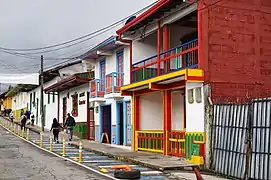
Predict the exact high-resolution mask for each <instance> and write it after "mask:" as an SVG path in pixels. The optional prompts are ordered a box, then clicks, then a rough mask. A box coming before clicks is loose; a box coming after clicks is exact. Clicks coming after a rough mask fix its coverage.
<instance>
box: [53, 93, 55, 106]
mask: <svg viewBox="0 0 271 180" xmlns="http://www.w3.org/2000/svg"><path fill="white" fill-rule="evenodd" d="M53 103H55V92H53Z"/></svg>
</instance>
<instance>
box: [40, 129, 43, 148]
mask: <svg viewBox="0 0 271 180" xmlns="http://www.w3.org/2000/svg"><path fill="white" fill-rule="evenodd" d="M40 147H41V148H42V147H43V139H42V131H41V132H40Z"/></svg>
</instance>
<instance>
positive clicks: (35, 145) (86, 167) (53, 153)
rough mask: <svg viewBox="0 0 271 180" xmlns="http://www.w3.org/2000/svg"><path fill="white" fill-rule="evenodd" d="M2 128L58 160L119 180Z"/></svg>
mask: <svg viewBox="0 0 271 180" xmlns="http://www.w3.org/2000/svg"><path fill="white" fill-rule="evenodd" d="M15 124H16V123H15ZM0 126H1V127H2V128H3V129H5V130H6V131H8V132H10V133H11V134H12V135H14V136H15V137H17V138H20V139H21V140H23V141H25V142H27V143H29V144H31V145H33V146H34V147H36V148H38V149H41V150H43V151H45V152H47V153H50V154H52V155H55V156H57V157H58V158H61V159H63V160H65V161H69V162H71V163H73V164H76V165H78V166H81V167H83V168H85V169H88V170H90V171H92V172H94V173H96V174H98V175H100V176H104V177H107V178H109V179H113V180H117V179H116V178H114V177H112V176H109V175H107V174H104V173H101V172H99V171H97V170H95V169H92V168H90V167H88V166H86V165H84V164H81V163H78V162H76V161H73V160H72V159H69V158H66V157H63V156H61V155H59V154H57V153H55V152H51V151H49V150H47V149H45V148H41V147H40V146H38V145H37V144H35V143H34V142H32V141H27V140H26V139H25V138H23V137H21V136H18V135H17V134H15V133H14V132H12V131H10V130H9V129H7V128H6V127H4V126H3V125H1V124H0Z"/></svg>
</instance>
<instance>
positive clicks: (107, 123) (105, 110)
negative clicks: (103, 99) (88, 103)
mask: <svg viewBox="0 0 271 180" xmlns="http://www.w3.org/2000/svg"><path fill="white" fill-rule="evenodd" d="M102 127H103V129H102V130H103V131H102V133H106V134H107V136H108V141H109V142H108V143H109V144H111V105H107V106H102Z"/></svg>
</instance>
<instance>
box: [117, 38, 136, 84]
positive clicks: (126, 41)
mask: <svg viewBox="0 0 271 180" xmlns="http://www.w3.org/2000/svg"><path fill="white" fill-rule="evenodd" d="M118 40H119V41H120V42H123V43H128V44H129V46H130V83H131V82H132V78H133V77H132V66H133V65H132V64H133V41H132V40H127V39H122V38H121V34H119V35H118Z"/></svg>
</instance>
